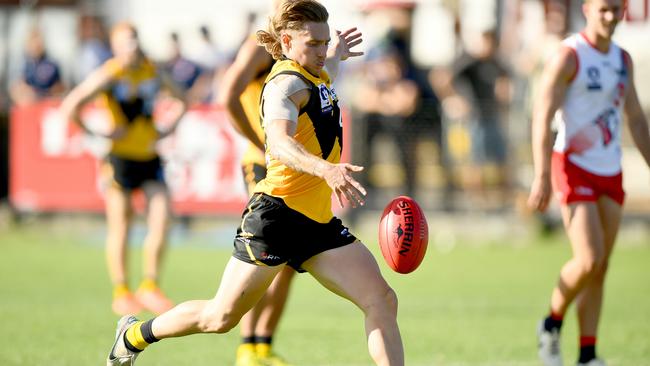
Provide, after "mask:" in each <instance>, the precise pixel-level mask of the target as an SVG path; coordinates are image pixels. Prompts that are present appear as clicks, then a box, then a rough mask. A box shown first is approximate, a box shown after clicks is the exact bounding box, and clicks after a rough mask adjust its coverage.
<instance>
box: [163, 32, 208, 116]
mask: <svg viewBox="0 0 650 366" xmlns="http://www.w3.org/2000/svg"><path fill="white" fill-rule="evenodd" d="M169 39H170V42H171V58H170V59H169V60H168V61H167V62H166V63H165V67H164V68H165V69H166V70H167V71H168V72H169V74H170V76H171V78H172V80H173V81H174V82H175V83H176V85H178V86H179V87H180V88H181V91H182V92H183V93H184V94H185V98H186V100H187V101H188V102H189V103H190V104H197V103H202V102H204V101H206V100H207V99H208V98H209V93H210V92H209V89H210V76H209V75H207V74H204V73H203V70H202V69H201V67H200V66H199V65H198V64H197V63H195V62H193V61H191V60H189V59H188V58H186V57H184V56H183V54H182V51H181V43H180V39H179V37H178V33H176V32H173V33H171V35H170V38H169Z"/></svg>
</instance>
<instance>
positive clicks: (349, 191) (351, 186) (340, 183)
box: [324, 163, 366, 207]
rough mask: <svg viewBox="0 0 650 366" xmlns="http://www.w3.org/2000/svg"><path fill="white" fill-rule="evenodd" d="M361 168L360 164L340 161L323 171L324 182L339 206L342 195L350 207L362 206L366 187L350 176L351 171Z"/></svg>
mask: <svg viewBox="0 0 650 366" xmlns="http://www.w3.org/2000/svg"><path fill="white" fill-rule="evenodd" d="M362 170H363V167H362V166H357V165H352V164H346V163H342V164H332V165H331V166H330V167H329V168H328V169H327V170H326V171H325V174H324V178H325V182H327V185H328V186H330V188H332V190H333V191H334V193H335V194H336V199H337V200H338V202H339V205H340V206H341V207H343V198H344V197H345V199H346V200H347V201H348V202H350V204H351V205H352V207H358V206H363V204H364V202H365V200H366V198H365V197H366V189H365V188H363V186H362V185H361V184H359V182H357V181H356V180H355V179H354V178H352V173H353V172H360V171H362Z"/></svg>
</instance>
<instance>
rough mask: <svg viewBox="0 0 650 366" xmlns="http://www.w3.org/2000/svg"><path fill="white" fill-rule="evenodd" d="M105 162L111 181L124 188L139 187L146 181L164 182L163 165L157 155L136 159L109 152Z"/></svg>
mask: <svg viewBox="0 0 650 366" xmlns="http://www.w3.org/2000/svg"><path fill="white" fill-rule="evenodd" d="M106 163H107V164H108V167H109V169H108V174H109V178H110V179H111V180H112V183H113V184H115V185H117V186H118V187H120V188H122V189H124V190H133V189H137V188H140V187H142V185H143V184H144V183H145V182H148V181H155V182H159V183H163V184H164V183H165V177H164V173H163V167H162V163H161V161H160V158H159V157H155V158H153V159H151V160H146V161H138V160H129V159H124V158H122V157H119V156H115V155H113V154H110V155H108V157H107V158H106Z"/></svg>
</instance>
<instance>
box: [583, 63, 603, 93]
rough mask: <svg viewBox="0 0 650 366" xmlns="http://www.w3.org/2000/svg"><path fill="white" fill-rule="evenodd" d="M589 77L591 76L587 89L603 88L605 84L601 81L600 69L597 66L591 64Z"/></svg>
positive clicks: (588, 72)
mask: <svg viewBox="0 0 650 366" xmlns="http://www.w3.org/2000/svg"><path fill="white" fill-rule="evenodd" d="M587 78H589V81H588V82H587V90H589V91H592V90H601V89H602V87H603V86H602V84H601V82H600V70H599V69H598V68H597V67H596V66H589V67H588V68H587Z"/></svg>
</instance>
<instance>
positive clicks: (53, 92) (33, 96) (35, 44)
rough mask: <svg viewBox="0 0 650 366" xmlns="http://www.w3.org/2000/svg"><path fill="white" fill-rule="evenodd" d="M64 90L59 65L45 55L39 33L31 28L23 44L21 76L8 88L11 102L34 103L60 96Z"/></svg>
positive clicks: (19, 103)
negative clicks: (23, 57)
mask: <svg viewBox="0 0 650 366" xmlns="http://www.w3.org/2000/svg"><path fill="white" fill-rule="evenodd" d="M64 89H65V87H64V85H63V82H62V81H61V72H60V70H59V65H58V64H57V63H56V62H55V61H54V60H53V59H51V58H50V57H49V56H48V55H47V52H46V50H45V41H44V40H43V34H42V33H41V31H40V30H39V29H38V28H33V29H32V30H31V31H30V32H29V35H28V36H27V42H26V44H25V64H24V66H23V71H22V75H21V76H20V77H19V78H18V79H16V80H15V81H14V82H12V83H11V86H10V87H9V96H10V97H11V100H12V102H14V103H15V104H17V105H27V104H31V103H35V102H36V101H38V100H42V99H45V98H50V97H54V96H60V95H61V94H63V91H64Z"/></svg>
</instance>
